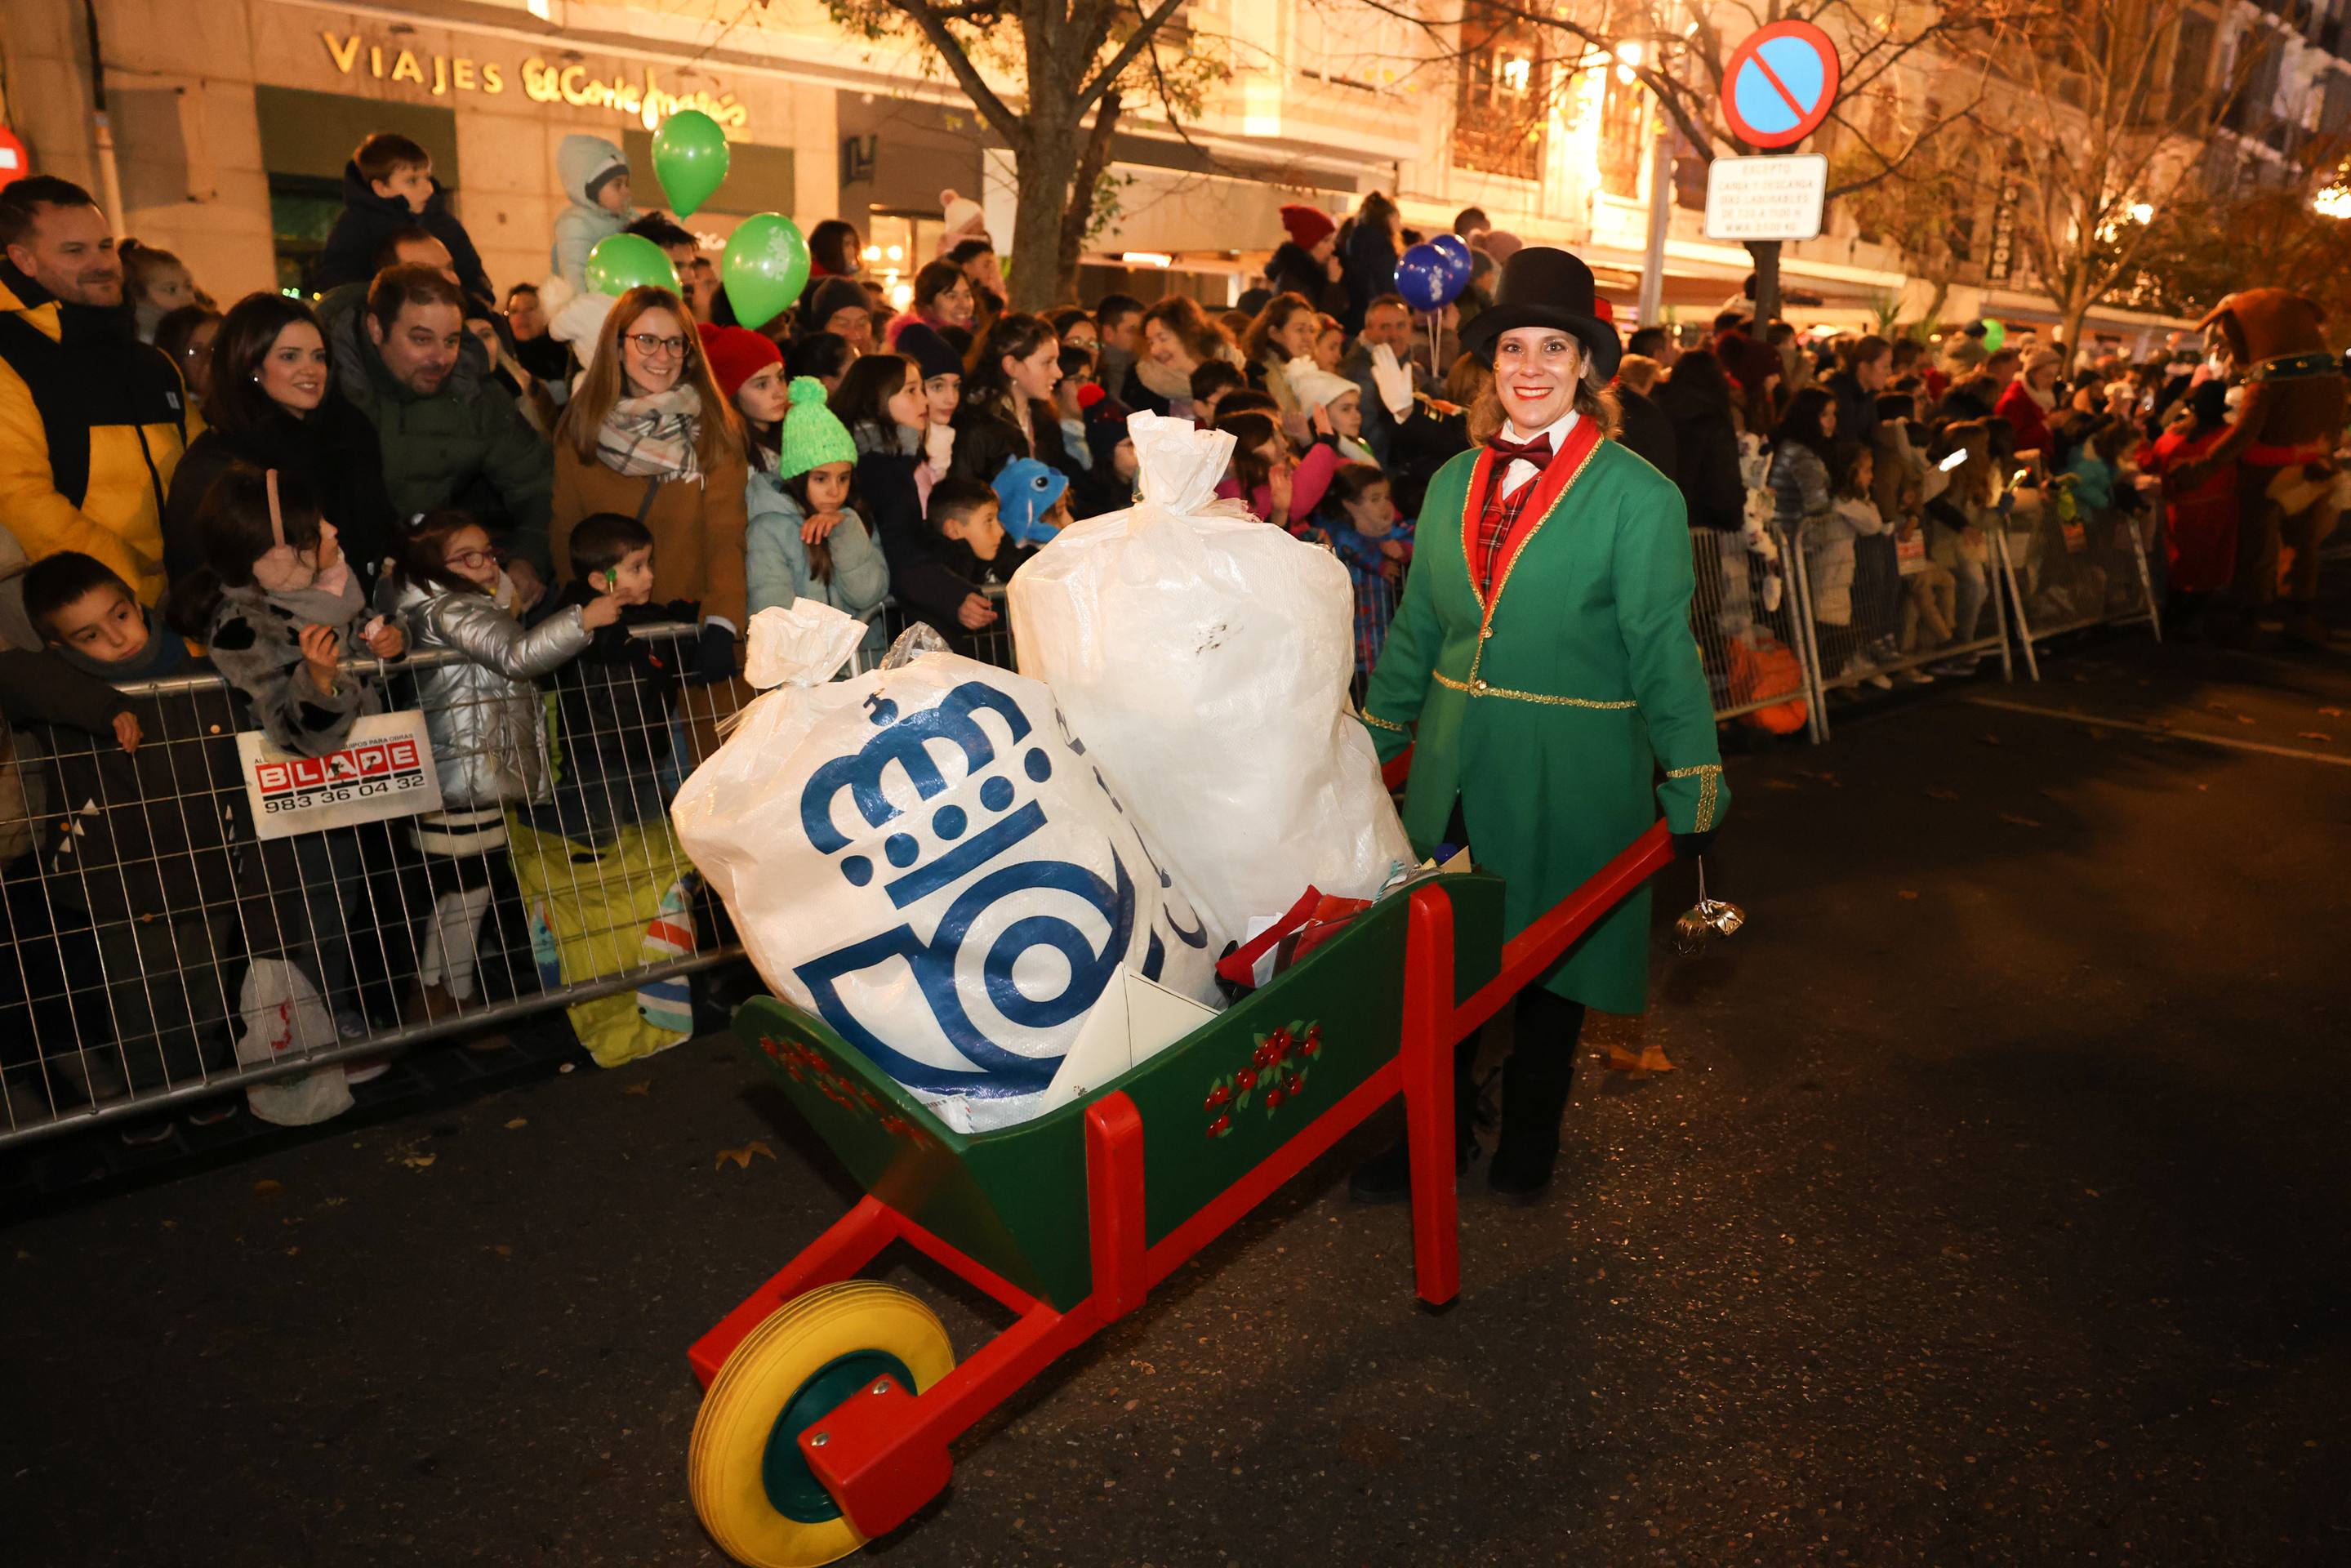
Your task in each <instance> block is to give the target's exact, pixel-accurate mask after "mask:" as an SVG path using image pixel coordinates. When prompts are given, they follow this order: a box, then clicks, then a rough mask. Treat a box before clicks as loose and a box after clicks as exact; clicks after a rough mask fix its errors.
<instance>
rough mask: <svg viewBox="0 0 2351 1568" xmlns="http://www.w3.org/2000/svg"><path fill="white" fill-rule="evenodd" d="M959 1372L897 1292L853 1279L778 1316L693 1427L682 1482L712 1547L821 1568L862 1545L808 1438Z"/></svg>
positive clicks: (765, 1566)
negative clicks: (872, 1399) (864, 1399)
mask: <svg viewBox="0 0 2351 1568" xmlns="http://www.w3.org/2000/svg"><path fill="white" fill-rule="evenodd" d="M954 1367H955V1353H954V1351H953V1350H952V1349H951V1348H950V1347H949V1345H948V1343H947V1333H946V1329H944V1328H942V1327H941V1326H940V1325H939V1320H938V1318H937V1316H936V1314H935V1313H934V1312H932V1311H931V1309H930V1308H928V1307H926V1306H925V1305H924V1304H923V1303H922V1301H921V1300H920V1299H918V1298H917V1297H914V1296H913V1295H910V1294H908V1293H907V1292H906V1291H901V1290H898V1289H897V1288H895V1287H894V1286H890V1285H882V1284H876V1283H874V1282H873V1281H866V1280H855V1281H848V1282H846V1283H843V1284H838V1285H826V1286H823V1287H821V1288H820V1289H818V1290H813V1291H807V1292H806V1293H804V1294H802V1295H799V1296H796V1297H794V1298H793V1299H792V1300H790V1301H786V1302H785V1303H784V1304H783V1305H782V1306H780V1307H778V1308H777V1309H776V1310H775V1311H774V1312H771V1313H769V1314H768V1317H767V1318H766V1319H765V1320H764V1321H763V1322H760V1324H759V1326H758V1327H757V1328H755V1329H753V1330H752V1331H751V1333H749V1334H748V1335H747V1336H746V1337H745V1338H744V1340H743V1343H741V1344H739V1345H737V1346H736V1348H735V1351H734V1354H731V1355H729V1356H728V1357H727V1358H726V1364H724V1365H722V1366H721V1367H719V1369H718V1375H716V1377H714V1378H713V1379H712V1380H711V1383H710V1392H709V1393H708V1394H706V1395H705V1396H703V1401H702V1410H701V1413H700V1414H699V1415H697V1416H695V1422H694V1441H693V1445H692V1447H691V1448H690V1449H689V1450H688V1453H687V1458H686V1480H687V1485H688V1487H689V1489H690V1490H692V1492H693V1494H694V1506H695V1511H696V1512H697V1513H699V1514H700V1515H701V1516H702V1522H703V1526H704V1528H705V1529H706V1530H708V1531H710V1535H711V1539H712V1540H713V1541H715V1542H717V1544H718V1546H719V1548H720V1550H722V1551H724V1552H726V1554H727V1555H728V1556H730V1557H733V1558H734V1559H735V1560H736V1561H737V1562H738V1563H744V1564H747V1568H819V1565H820V1564H821V1563H834V1562H838V1561H840V1560H841V1558H843V1557H846V1556H848V1555H849V1554H850V1553H851V1552H855V1551H856V1550H857V1549H858V1548H859V1547H861V1546H862V1545H864V1544H865V1540H866V1538H865V1535H864V1533H863V1532H862V1531H859V1530H858V1528H857V1526H856V1524H855V1523H854V1522H853V1521H852V1520H851V1519H850V1518H849V1516H848V1515H847V1514H846V1513H844V1512H843V1511H841V1504H840V1502H839V1501H838V1500H836V1499H835V1498H833V1497H832V1495H831V1493H829V1492H828V1491H827V1490H825V1487H824V1484H823V1482H821V1481H820V1480H819V1479H817V1477H816V1475H815V1473H814V1472H813V1471H812V1470H811V1469H810V1468H809V1464H808V1459H807V1457H806V1453H805V1451H804V1450H803V1449H802V1448H800V1447H799V1438H800V1436H801V1434H802V1433H804V1432H807V1431H808V1430H809V1428H810V1427H813V1426H816V1425H817V1424H818V1423H820V1422H822V1421H824V1420H825V1419H826V1417H828V1416H831V1415H832V1414H833V1412H834V1411H836V1410H838V1409H839V1408H840V1407H841V1405H842V1404H843V1403H844V1402H847V1401H849V1400H852V1399H855V1398H857V1397H859V1396H862V1395H865V1394H867V1393H868V1392H869V1391H871V1390H872V1389H874V1388H876V1387H880V1388H883V1389H884V1390H887V1391H892V1392H895V1391H896V1390H900V1389H903V1390H905V1391H907V1392H908V1393H911V1394H919V1393H920V1392H921V1391H922V1390H924V1389H925V1388H927V1387H929V1386H930V1385H932V1384H934V1383H936V1382H937V1381H938V1380H939V1379H940V1378H942V1377H945V1376H946V1375H947V1374H948V1373H949V1372H950V1371H952V1370H953V1369H954ZM877 1403H878V1401H877ZM811 1440H813V1438H811Z"/></svg>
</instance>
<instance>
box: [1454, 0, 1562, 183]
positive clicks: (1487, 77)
mask: <svg viewBox="0 0 2351 1568" xmlns="http://www.w3.org/2000/svg"><path fill="white" fill-rule="evenodd" d="M1461 45H1462V48H1461V96H1460V101H1459V104H1458V109H1457V112H1456V114H1455V118H1454V125H1453V160H1454V162H1457V163H1458V164H1459V165H1460V166H1461V167H1463V168H1465V169H1478V170H1482V171H1484V172H1487V173H1489V174H1507V175H1510V176H1511V177H1512V178H1514V179H1520V180H1536V179H1541V177H1542V153H1543V90H1544V88H1545V85H1546V78H1547V77H1548V76H1549V70H1548V68H1547V67H1546V65H1545V63H1544V61H1543V58H1542V54H1541V46H1540V43H1539V41H1538V40H1537V39H1536V37H1534V34H1533V31H1532V29H1531V28H1529V27H1527V26H1525V25H1524V24H1522V23H1520V22H1519V21H1518V20H1516V19H1515V18H1514V17H1512V16H1510V14H1509V13H1507V12H1504V11H1502V10H1501V9H1500V8H1499V7H1496V6H1489V5H1470V6H1469V7H1468V9H1467V11H1466V12H1465V13H1464V14H1463V16H1462V18H1461Z"/></svg>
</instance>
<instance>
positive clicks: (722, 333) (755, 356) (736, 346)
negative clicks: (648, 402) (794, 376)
mask: <svg viewBox="0 0 2351 1568" xmlns="http://www.w3.org/2000/svg"><path fill="white" fill-rule="evenodd" d="M695 332H696V333H697V334H698V335H699V336H700V337H701V339H702V357H703V358H704V359H705V360H708V361H710V376H711V379H712V380H713V381H715V382H717V383H718V390H719V391H720V392H725V393H726V398H727V401H728V402H733V401H734V398H735V394H736V392H738V391H740V390H741V388H742V385H743V383H744V382H747V381H749V380H750V379H751V378H752V377H753V376H756V375H758V373H759V371H761V370H762V369H763V368H765V367H766V366H768V365H780V364H782V363H783V362H784V352H783V350H781V349H778V348H777V347H776V345H775V343H774V341H773V340H770V339H768V338H765V337H763V336H761V335H760V334H759V333H757V332H754V331H752V330H751V329H749V328H748V327H715V326H713V325H711V324H710V323H709V322H707V321H705V322H704V323H702V325H700V326H698V327H696V328H695Z"/></svg>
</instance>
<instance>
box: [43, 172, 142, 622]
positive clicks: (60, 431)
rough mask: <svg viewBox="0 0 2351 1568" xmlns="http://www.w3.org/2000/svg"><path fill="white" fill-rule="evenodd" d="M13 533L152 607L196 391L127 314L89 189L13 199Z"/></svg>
mask: <svg viewBox="0 0 2351 1568" xmlns="http://www.w3.org/2000/svg"><path fill="white" fill-rule="evenodd" d="M0 247H5V252H6V257H5V260H0V528H5V529H6V530H7V531H8V533H10V534H12V535H14V536H15V538H16V544H17V545H18V546H19V547H20V548H21V549H22V550H23V552H24V555H25V558H26V559H27V560H40V559H43V558H45V557H47V556H52V555H56V554H57V553H58V552H59V551H61V550H79V551H81V552H82V553H83V554H84V555H89V556H95V557H96V558H97V559H99V560H101V561H104V562H105V563H106V564H107V565H108V566H110V567H111V568H113V569H114V570H115V572H116V573H117V575H119V576H120V578H121V579H122V580H123V581H125V582H127V583H130V584H131V586H132V588H134V589H135V590H136V591H138V594H139V598H140V601H141V602H142V603H145V604H153V603H155V602H157V601H159V600H161V599H162V595H163V567H162V561H163V527H162V517H163V497H164V495H165V493H166V492H167V491H168V490H169V489H170V488H171V484H172V469H173V468H175V467H177V466H178V465H179V462H180V454H181V453H182V451H183V450H184V449H185V447H186V445H187V435H186V428H187V411H186V409H185V407H184V402H185V391H184V389H183V387H182V385H181V382H180V375H179V371H177V370H176V369H175V368H174V367H173V366H172V361H170V360H169V359H167V358H166V357H165V356H163V355H162V354H161V353H159V352H157V351H156V350H154V349H152V348H151V347H149V346H148V345H146V344H144V343H141V342H140V341H139V340H138V337H137V336H136V335H135V333H133V331H132V330H131V323H130V320H129V319H128V317H127V315H126V313H125V312H124V311H123V309H122V308H121V307H122V263H121V261H120V259H119V258H118V257H117V256H115V254H114V236H113V235H111V234H110V232H109V231H108V229H107V225H106V217H105V214H102V213H100V212H99V209H98V204H96V203H95V202H93V201H91V200H90V197H89V192H87V191H85V190H83V189H82V188H81V187H80V186H78V185H75V184H71V183H68V182H67V181H64V180H59V179H57V178H55V177H53V176H49V175H36V176H33V177H32V178H29V179H24V180H19V181H16V183H14V184H11V185H8V186H6V187H5V188H0Z"/></svg>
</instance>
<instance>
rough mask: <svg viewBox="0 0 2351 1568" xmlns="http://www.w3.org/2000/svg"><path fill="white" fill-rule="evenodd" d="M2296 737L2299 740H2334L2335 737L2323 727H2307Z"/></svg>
mask: <svg viewBox="0 0 2351 1568" xmlns="http://www.w3.org/2000/svg"><path fill="white" fill-rule="evenodd" d="M2295 738H2296V739H2299V740H2332V739H2334V738H2335V737H2333V736H2331V735H2329V734H2327V733H2326V732H2325V730H2323V729H2305V730H2304V731H2303V732H2302V733H2301V734H2300V735H2299V736H2297V737H2295Z"/></svg>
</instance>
